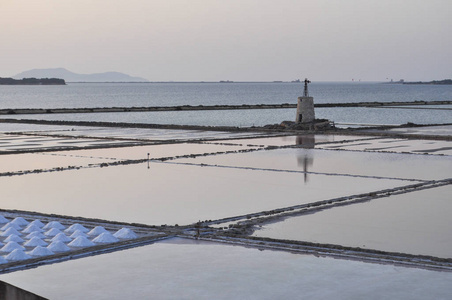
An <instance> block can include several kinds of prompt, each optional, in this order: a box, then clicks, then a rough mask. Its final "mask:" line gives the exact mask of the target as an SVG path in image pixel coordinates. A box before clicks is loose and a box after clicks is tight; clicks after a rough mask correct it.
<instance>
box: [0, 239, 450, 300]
mask: <svg viewBox="0 0 452 300" xmlns="http://www.w3.org/2000/svg"><path fill="white" fill-rule="evenodd" d="M81 274H83V276H80V275H81ZM0 279H1V280H5V281H7V282H8V283H11V284H13V285H17V286H20V287H22V288H24V289H26V290H29V291H31V292H34V293H37V294H39V295H42V296H44V297H48V298H50V299H55V298H58V299H60V298H64V299H126V298H129V297H130V296H131V295H133V298H136V299H145V298H149V297H151V298H154V299H193V298H196V299H212V298H215V299H234V298H241V299H244V298H246V299H297V298H299V297H303V298H307V299H362V298H365V299H382V298H385V299H432V298H433V299H447V298H448V297H449V296H450V294H451V293H452V286H451V285H450V281H451V280H452V273H444V272H435V271H427V270H421V269H413V268H404V267H395V266H390V265H380V264H369V263H363V262H356V261H347V260H338V259H333V258H319V257H315V256H311V255H299V254H292V253H287V252H279V251H259V250H257V249H250V248H243V247H237V246H228V245H221V244H215V243H206V242H190V241H186V240H180V239H176V240H169V241H168V242H159V243H156V244H153V245H149V246H145V247H138V248H134V249H129V250H125V251H119V252H115V253H110V254H104V255H100V256H95V257H88V258H83V259H77V260H72V261H66V262H63V263H59V264H54V265H49V266H42V267H39V268H36V269H32V270H27V271H21V272H15V273H11V274H7V275H2V276H0Z"/></svg>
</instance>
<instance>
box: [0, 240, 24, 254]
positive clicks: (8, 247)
mask: <svg viewBox="0 0 452 300" xmlns="http://www.w3.org/2000/svg"><path fill="white" fill-rule="evenodd" d="M16 249H19V250H25V248H24V247H22V246H21V245H19V244H18V243H16V242H8V243H7V244H6V245H5V246H3V247H2V248H1V249H0V251H1V252H8V253H9V252H12V251H14V250H16Z"/></svg>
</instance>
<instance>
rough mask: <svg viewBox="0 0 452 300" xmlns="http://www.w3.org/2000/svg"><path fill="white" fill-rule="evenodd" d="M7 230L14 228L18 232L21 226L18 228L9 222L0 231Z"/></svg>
mask: <svg viewBox="0 0 452 300" xmlns="http://www.w3.org/2000/svg"><path fill="white" fill-rule="evenodd" d="M9 228H14V229H17V230H20V228H21V226H20V225H17V224H14V223H11V222H9V223H6V224H5V225H3V227H2V228H0V230H3V231H5V230H7V229H9Z"/></svg>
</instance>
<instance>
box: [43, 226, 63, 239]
mask: <svg viewBox="0 0 452 300" xmlns="http://www.w3.org/2000/svg"><path fill="white" fill-rule="evenodd" d="M58 233H61V230H59V229H57V228H52V229H50V230H49V231H46V232H44V235H45V236H49V237H52V236H56V235H57V234H58Z"/></svg>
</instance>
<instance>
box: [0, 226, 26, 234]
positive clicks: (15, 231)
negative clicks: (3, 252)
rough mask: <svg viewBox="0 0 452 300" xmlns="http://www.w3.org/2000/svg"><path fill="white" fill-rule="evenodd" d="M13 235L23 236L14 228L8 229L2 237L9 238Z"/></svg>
mask: <svg viewBox="0 0 452 300" xmlns="http://www.w3.org/2000/svg"><path fill="white" fill-rule="evenodd" d="M11 234H15V235H22V233H20V232H19V231H17V230H16V229H14V228H12V227H10V228H8V229H6V231H3V232H2V233H1V234H0V235H1V236H9V235H11Z"/></svg>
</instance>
